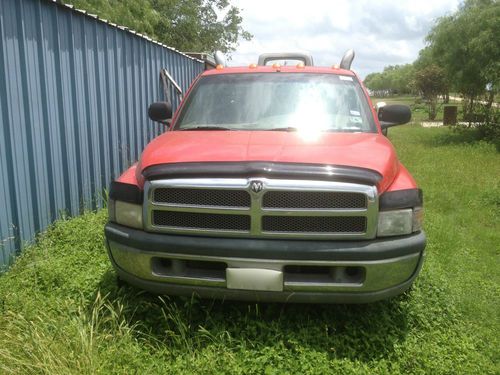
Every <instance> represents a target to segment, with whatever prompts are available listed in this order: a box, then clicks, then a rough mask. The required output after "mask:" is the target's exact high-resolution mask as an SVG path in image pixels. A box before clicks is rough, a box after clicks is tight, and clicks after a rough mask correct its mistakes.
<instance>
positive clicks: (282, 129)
mask: <svg viewBox="0 0 500 375" xmlns="http://www.w3.org/2000/svg"><path fill="white" fill-rule="evenodd" d="M265 130H267V131H277V132H296V131H297V130H299V129H298V128H296V127H293V126H285V127H282V128H271V129H265Z"/></svg>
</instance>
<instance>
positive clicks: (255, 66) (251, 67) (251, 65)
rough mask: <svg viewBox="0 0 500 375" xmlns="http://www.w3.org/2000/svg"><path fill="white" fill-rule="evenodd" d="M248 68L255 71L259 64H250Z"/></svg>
mask: <svg viewBox="0 0 500 375" xmlns="http://www.w3.org/2000/svg"><path fill="white" fill-rule="evenodd" d="M248 67H249V68H250V69H255V68H257V64H250V65H248Z"/></svg>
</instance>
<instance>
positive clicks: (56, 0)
mask: <svg viewBox="0 0 500 375" xmlns="http://www.w3.org/2000/svg"><path fill="white" fill-rule="evenodd" d="M43 1H44V2H46V3H53V4H56V5H58V6H61V7H64V8H65V9H69V10H70V11H72V12H75V13H78V14H81V15H84V16H86V17H89V18H92V19H94V20H97V21H99V22H102V23H104V24H106V25H108V26H111V27H113V28H115V29H119V30H122V31H125V32H128V33H130V34H132V35H134V36H136V37H138V38H142V39H145V40H147V41H148V42H151V43H154V44H157V45H159V46H161V47H163V48H167V49H169V50H171V51H173V52H175V53H178V54H179V55H181V56H184V57H186V58H188V59H190V60H193V61H196V62H199V63H202V64H204V63H205V61H203V60H200V59H197V58H194V57H192V56H188V55H186V54H185V53H183V52H181V51H179V50H176V49H175V48H173V47H170V46H167V45H165V44H163V43H161V42H159V41H157V40H155V39H152V38H151V37H148V36H147V35H144V34H141V33H139V32H137V31H135V30H132V29H130V28H128V27H127V26H122V25H117V24H116V23H113V22H110V21H108V20H106V19H104V18H100V17H99V16H98V15H95V14H92V13H89V12H87V11H86V10H83V9H77V8H75V6H74V5H71V4H66V3H65V2H64V1H63V0H43Z"/></svg>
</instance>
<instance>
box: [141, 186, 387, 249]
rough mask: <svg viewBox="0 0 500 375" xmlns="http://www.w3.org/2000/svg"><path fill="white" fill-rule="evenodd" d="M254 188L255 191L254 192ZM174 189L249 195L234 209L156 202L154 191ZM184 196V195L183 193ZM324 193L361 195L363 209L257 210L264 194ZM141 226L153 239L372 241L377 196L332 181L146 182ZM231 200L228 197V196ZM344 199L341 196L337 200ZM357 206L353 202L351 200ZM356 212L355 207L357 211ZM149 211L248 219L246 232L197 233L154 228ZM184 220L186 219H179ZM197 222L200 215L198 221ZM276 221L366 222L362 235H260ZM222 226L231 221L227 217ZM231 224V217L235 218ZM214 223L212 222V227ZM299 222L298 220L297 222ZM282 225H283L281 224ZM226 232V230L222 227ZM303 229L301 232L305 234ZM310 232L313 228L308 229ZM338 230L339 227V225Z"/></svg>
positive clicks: (213, 230) (368, 188)
mask: <svg viewBox="0 0 500 375" xmlns="http://www.w3.org/2000/svg"><path fill="white" fill-rule="evenodd" d="M260 185H262V186H261V187H260V188H258V189H255V187H256V186H260ZM165 188H175V189H183V188H184V189H189V191H190V193H191V192H192V190H193V189H198V190H200V193H201V194H203V195H206V191H207V190H217V191H221V190H226V191H228V192H233V193H234V191H245V192H248V194H250V198H251V199H250V207H235V206H233V205H226V206H220V205H219V206H214V205H200V204H199V202H197V204H187V203H182V204H180V203H167V202H156V201H155V199H154V197H155V190H156V189H165ZM187 191H188V190H187ZM270 191H279V192H284V193H286V192H293V195H296V192H317V193H321V192H324V193H326V194H328V195H331V194H332V193H335V192H338V193H357V194H363V195H364V196H365V197H366V206H365V207H364V208H315V207H313V208H302V207H303V206H304V204H303V203H302V204H301V207H300V208H274V207H273V208H271V207H263V197H264V195H265V194H266V193H267V192H270ZM144 193H145V194H144V200H145V202H144V211H143V212H144V225H145V230H146V231H148V232H156V233H158V232H159V233H172V234H190V235H200V236H219V237H220V236H221V234H223V236H224V237H246V238H284V239H286V238H290V239H292V238H295V239H310V238H314V239H325V240H326V239H341V240H342V239H372V238H375V235H376V231H377V217H378V194H377V188H376V187H375V186H370V185H363V184H355V183H346V182H332V181H316V180H314V181H310V180H285V179H266V178H184V179H165V180H152V181H146V183H145V186H144ZM233 195H234V194H233ZM343 195H344V196H345V194H343ZM357 200H358V201H359V199H357ZM358 206H359V205H358ZM154 211H168V212H170V213H175V212H179V213H181V212H182V213H191V214H209V215H212V216H214V215H222V216H221V218H223V217H224V216H226V215H237V216H238V217H239V218H241V217H242V216H248V217H249V218H250V219H249V220H250V225H249V228H248V229H227V227H226V228H223V227H221V228H217V229H216V228H213V225H211V227H207V228H199V225H196V226H194V225H193V226H172V225H169V226H165V225H156V224H155V222H154V220H153V216H154ZM183 216H184V217H186V216H187V215H183ZM200 216H203V215H200ZM269 216H276V217H280V218H285V219H286V218H293V217H301V218H304V217H311V218H314V220H316V221H318V220H319V221H321V218H322V217H323V218H325V222H332V221H337V219H335V220H333V219H331V218H332V217H335V218H338V221H341V218H342V217H350V219H348V220H346V222H348V221H351V222H352V220H353V219H352V217H360V218H361V220H363V218H365V219H364V220H363V221H365V222H366V226H365V228H364V229H365V230H364V231H362V232H353V231H352V230H350V231H345V232H329V231H325V230H322V231H318V232H308V231H300V229H299V230H297V228H294V230H293V231H286V230H279V231H278V230H276V231H265V230H264V228H263V221H264V217H269ZM227 219H228V220H231V217H229V216H227ZM235 219H236V217H235ZM217 221H218V220H215V222H217ZM302 221H303V219H302ZM285 222H286V220H285ZM228 227H230V226H228ZM307 227H309V226H307V225H306V226H305V227H304V228H307ZM312 227H313V228H314V227H315V226H312ZM340 227H342V225H340Z"/></svg>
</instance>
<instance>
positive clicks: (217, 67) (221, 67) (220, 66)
mask: <svg viewBox="0 0 500 375" xmlns="http://www.w3.org/2000/svg"><path fill="white" fill-rule="evenodd" d="M215 69H217V70H222V69H224V66H223V65H221V64H219V65H217V66H216V67H215Z"/></svg>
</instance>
